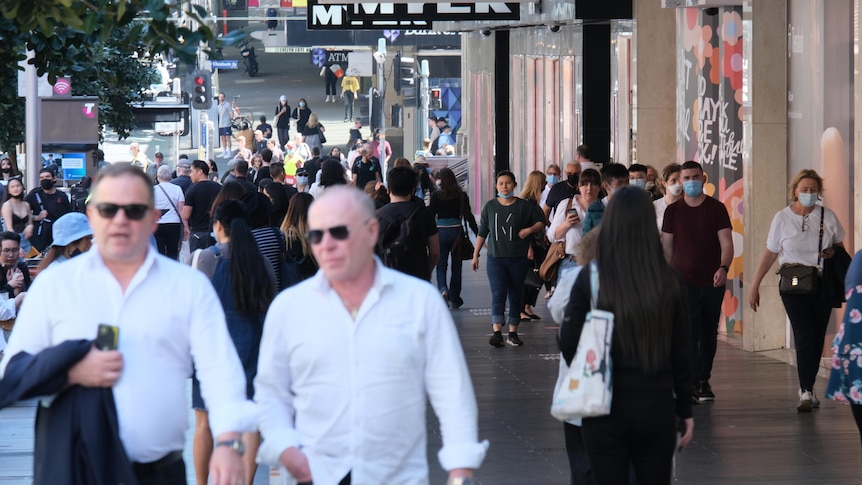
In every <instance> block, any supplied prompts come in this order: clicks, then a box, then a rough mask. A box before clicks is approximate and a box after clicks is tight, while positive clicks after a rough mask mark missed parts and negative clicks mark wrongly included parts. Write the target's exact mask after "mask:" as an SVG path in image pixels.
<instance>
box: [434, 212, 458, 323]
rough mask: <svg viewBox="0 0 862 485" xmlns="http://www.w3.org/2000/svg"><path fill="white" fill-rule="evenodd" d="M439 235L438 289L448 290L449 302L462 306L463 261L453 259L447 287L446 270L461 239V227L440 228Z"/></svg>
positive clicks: (438, 229)
mask: <svg viewBox="0 0 862 485" xmlns="http://www.w3.org/2000/svg"><path fill="white" fill-rule="evenodd" d="M437 235H438V236H439V238H440V258H439V259H438V260H437V289H438V290H440V291H443V290H446V291H447V292H448V293H449V301H450V302H452V303H453V304H455V305H456V306H461V305H462V304H463V303H464V301H463V300H462V299H461V270H462V266H463V261H455V260H454V258H453V259H452V276H451V277H450V278H449V285H448V286H447V285H446V270H447V269H448V266H449V256H450V255H451V254H452V245H453V244H455V242H456V241H458V239H459V238H460V237H461V226H458V227H439V228H437Z"/></svg>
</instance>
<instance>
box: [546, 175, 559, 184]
mask: <svg viewBox="0 0 862 485" xmlns="http://www.w3.org/2000/svg"><path fill="white" fill-rule="evenodd" d="M559 181H560V176H559V175H548V183H549V184H551V185H554V184H556V183H557V182H559Z"/></svg>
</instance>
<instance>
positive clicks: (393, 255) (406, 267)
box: [378, 204, 422, 273]
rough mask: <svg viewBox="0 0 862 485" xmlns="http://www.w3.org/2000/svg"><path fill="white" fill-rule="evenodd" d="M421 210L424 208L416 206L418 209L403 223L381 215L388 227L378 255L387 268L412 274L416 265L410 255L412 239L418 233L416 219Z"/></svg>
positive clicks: (384, 214)
mask: <svg viewBox="0 0 862 485" xmlns="http://www.w3.org/2000/svg"><path fill="white" fill-rule="evenodd" d="M420 209H422V206H420V205H419V204H416V207H414V208H413V210H412V211H410V214H409V215H408V216H407V218H406V219H404V221H402V222H401V223H399V222H398V220H396V219H395V218H393V217H392V216H391V215H389V214H386V213H381V214H380V217H381V218H382V219H383V220H384V221H386V223H387V226H386V228H385V229H384V230H383V237H382V238H381V239H380V247H379V249H378V254H379V256H380V259H382V260H383V264H384V265H386V266H387V267H389V268H392V269H397V270H398V271H402V272H405V273H411V272H410V267H411V266H413V265H415V264H416V262H415V261H413V259H414V258H411V255H410V247H411V246H410V245H411V243H412V242H413V241H411V240H410V239H411V238H413V234H414V233H415V232H416V230H415V224H416V222H415V217H416V214H418V213H419V210H420Z"/></svg>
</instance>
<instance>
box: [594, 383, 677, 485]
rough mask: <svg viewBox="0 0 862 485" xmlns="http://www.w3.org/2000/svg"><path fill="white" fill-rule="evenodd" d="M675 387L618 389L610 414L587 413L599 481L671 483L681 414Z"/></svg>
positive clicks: (612, 483)
mask: <svg viewBox="0 0 862 485" xmlns="http://www.w3.org/2000/svg"><path fill="white" fill-rule="evenodd" d="M675 412H676V411H675V405H674V400H673V392H672V391H671V390H670V389H661V390H651V389H628V388H626V389H619V388H615V389H614V399H613V403H612V404H611V414H610V415H608V416H602V417H598V418H584V424H583V427H582V431H581V433H582V436H583V440H584V447H585V448H586V449H587V456H588V457H589V460H590V466H591V467H592V471H593V476H594V477H595V482H596V484H597V485H604V484H609V485H617V484H626V483H629V479H630V475H629V474H630V471H631V470H632V469H633V471H634V474H635V476H636V477H637V483H639V484H652V483H656V484H662V483H670V480H671V475H672V468H673V452H674V448H675V447H676V416H675Z"/></svg>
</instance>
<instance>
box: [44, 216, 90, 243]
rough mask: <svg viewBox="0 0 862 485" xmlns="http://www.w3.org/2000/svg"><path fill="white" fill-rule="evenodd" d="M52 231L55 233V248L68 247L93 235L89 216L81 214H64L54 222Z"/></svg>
mask: <svg viewBox="0 0 862 485" xmlns="http://www.w3.org/2000/svg"><path fill="white" fill-rule="evenodd" d="M52 230H53V233H54V242H53V243H52V245H53V246H68V245H69V244H71V243H73V242H75V241H77V240H78V239H81V238H82V237H86V236H92V235H93V230H92V229H90V223H89V222H88V221H87V216H85V215H84V214H81V213H80V212H69V213H67V214H63V216H61V217H60V218H59V219H57V221H56V222H54V225H53V226H52Z"/></svg>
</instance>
